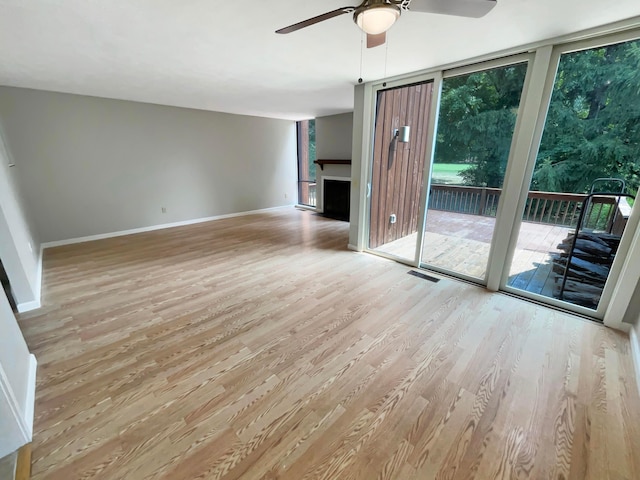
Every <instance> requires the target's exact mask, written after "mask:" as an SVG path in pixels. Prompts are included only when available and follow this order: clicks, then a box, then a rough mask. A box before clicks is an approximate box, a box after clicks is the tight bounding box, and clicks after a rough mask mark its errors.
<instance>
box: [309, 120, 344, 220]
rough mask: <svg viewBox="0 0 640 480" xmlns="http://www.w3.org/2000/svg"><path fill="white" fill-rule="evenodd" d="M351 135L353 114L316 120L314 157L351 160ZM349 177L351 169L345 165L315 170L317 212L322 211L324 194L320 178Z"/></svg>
mask: <svg viewBox="0 0 640 480" xmlns="http://www.w3.org/2000/svg"><path fill="white" fill-rule="evenodd" d="M352 135H353V113H343V114H340V115H330V116H327V117H318V118H316V157H317V158H318V159H320V160H349V159H351V143H352V141H351V138H352ZM323 176H334V177H346V178H350V177H351V167H349V166H347V165H325V167H324V170H321V169H320V167H318V168H317V169H316V182H317V187H316V199H317V205H318V210H320V211H321V210H322V205H323V201H324V200H323V199H324V192H323V189H322V177H323Z"/></svg>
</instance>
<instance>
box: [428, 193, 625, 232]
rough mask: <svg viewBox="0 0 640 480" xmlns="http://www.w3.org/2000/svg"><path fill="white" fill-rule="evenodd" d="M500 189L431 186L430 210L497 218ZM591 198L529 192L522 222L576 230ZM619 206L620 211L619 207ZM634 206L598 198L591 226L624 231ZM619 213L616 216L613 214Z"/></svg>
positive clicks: (611, 198)
mask: <svg viewBox="0 0 640 480" xmlns="http://www.w3.org/2000/svg"><path fill="white" fill-rule="evenodd" d="M501 193H502V189H500V188H486V187H466V186H458V185H441V184H433V185H431V194H430V196H429V208H431V209H433V210H443V211H447V212H456V213H466V214H470V215H483V216H488V217H495V216H496V213H497V211H498V202H499V200H500V194H501ZM586 197H587V195H585V194H577V193H576V194H574V193H555V192H533V191H532V192H529V195H528V196H527V203H526V204H525V208H524V214H523V216H522V219H523V220H524V221H525V222H532V223H544V224H548V225H561V226H567V227H575V226H576V223H577V221H578V216H579V215H580V208H581V205H582V203H583V201H584V200H585V198H586ZM616 204H617V205H618V208H617V212H616V209H615V205H616ZM630 211H631V207H630V206H629V204H628V203H627V201H626V198H622V199H620V201H619V202H618V199H617V198H614V197H610V196H602V197H596V198H595V199H594V201H593V204H592V207H591V212H590V213H589V222H588V223H589V225H592V226H593V228H596V227H597V228H598V229H602V230H610V231H611V230H614V231H615V230H617V229H620V228H624V223H626V219H627V218H628V217H629V214H630ZM614 212H615V213H617V214H615V215H614V214H613V213H614Z"/></svg>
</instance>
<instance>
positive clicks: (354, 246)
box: [347, 243, 362, 252]
mask: <svg viewBox="0 0 640 480" xmlns="http://www.w3.org/2000/svg"><path fill="white" fill-rule="evenodd" d="M347 248H348V249H349V250H353V251H354V252H361V251H362V250H360V249H359V248H358V246H357V245H354V244H352V243H350V244H349V245H347Z"/></svg>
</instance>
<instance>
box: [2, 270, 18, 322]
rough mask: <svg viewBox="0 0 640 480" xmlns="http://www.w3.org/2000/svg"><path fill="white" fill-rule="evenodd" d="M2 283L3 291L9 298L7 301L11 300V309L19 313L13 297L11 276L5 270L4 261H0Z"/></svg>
mask: <svg viewBox="0 0 640 480" xmlns="http://www.w3.org/2000/svg"><path fill="white" fill-rule="evenodd" d="M0 283H2V289H3V290H4V293H5V295H6V296H7V300H9V305H11V309H12V310H13V311H14V313H17V312H18V306H17V304H16V300H15V298H14V297H13V292H12V290H11V282H10V281H9V276H8V275H7V272H6V270H5V269H4V265H2V260H0Z"/></svg>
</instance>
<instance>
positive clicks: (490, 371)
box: [20, 209, 640, 480]
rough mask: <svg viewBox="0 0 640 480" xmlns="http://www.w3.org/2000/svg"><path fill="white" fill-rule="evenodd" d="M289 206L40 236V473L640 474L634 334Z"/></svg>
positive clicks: (32, 323)
mask: <svg viewBox="0 0 640 480" xmlns="http://www.w3.org/2000/svg"><path fill="white" fill-rule="evenodd" d="M347 236H348V224H347V223H342V222H337V221H333V220H328V219H325V218H322V217H319V216H317V215H315V214H313V213H312V212H308V211H298V210H295V209H285V210H278V211H273V212H269V213H264V214H258V215H252V216H246V217H238V218H232V219H225V220H219V221H215V222H209V223H205V224H199V225H192V226H186V227H179V228H174V229H170V230H164V231H157V232H150V233H144V234H139V235H134V236H128V237H120V238H114V239H108V240H101V241H96V242H91V243H84V244H78V245H72V246H65V247H58V248H54V249H49V250H46V251H45V261H44V287H43V288H44V291H43V293H44V308H43V309H42V310H40V311H38V312H35V313H31V314H24V315H22V316H21V318H20V325H21V328H22V330H23V332H24V334H25V337H26V340H27V343H28V345H29V347H30V349H31V350H32V352H34V353H35V354H36V356H37V358H38V362H39V368H38V378H37V400H36V408H35V426H34V428H35V433H34V440H33V453H32V459H33V470H32V475H33V476H32V478H33V479H54V480H55V479H62V480H70V479H74V480H75V479H88V478H100V479H132V480H138V479H160V478H163V479H225V480H230V479H265V480H267V479H271V480H273V479H291V480H305V479H307V480H308V479H345V480H355V479H367V480H368V479H403V480H411V479H420V480H425V479H427V480H428V479H438V480H440V479H472V478H476V479H519V478H531V479H547V478H554V479H580V480H583V479H593V480H603V479H608V478H610V479H617V480H618V479H638V478H640V455H638V452H640V421H638V420H639V418H640V398H639V396H638V391H637V389H636V385H635V381H634V376H633V370H632V368H633V367H632V362H631V357H630V346H629V341H628V339H627V338H626V337H625V336H624V335H622V334H620V333H618V332H615V331H613V330H610V329H607V328H605V327H602V326H600V325H597V324H594V323H591V322H588V321H585V320H581V319H578V318H575V317H572V316H570V315H566V314H563V313H559V312H556V311H553V310H549V309H546V308H543V307H539V306H536V305H533V304H530V303H526V302H524V301H520V300H517V299H514V298H511V297H508V296H504V295H500V294H491V293H488V292H486V291H484V290H483V289H481V288H478V287H474V286H471V285H467V284H464V283H460V282H456V281H453V280H450V279H443V280H441V281H440V282H438V283H432V282H429V281H426V280H423V279H420V278H416V277H415V276H411V275H407V271H408V268H407V267H405V266H402V265H400V264H397V263H394V262H391V261H387V260H384V259H381V258H377V257H375V256H372V255H367V254H359V253H354V252H350V251H348V250H347V249H346V244H347Z"/></svg>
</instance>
